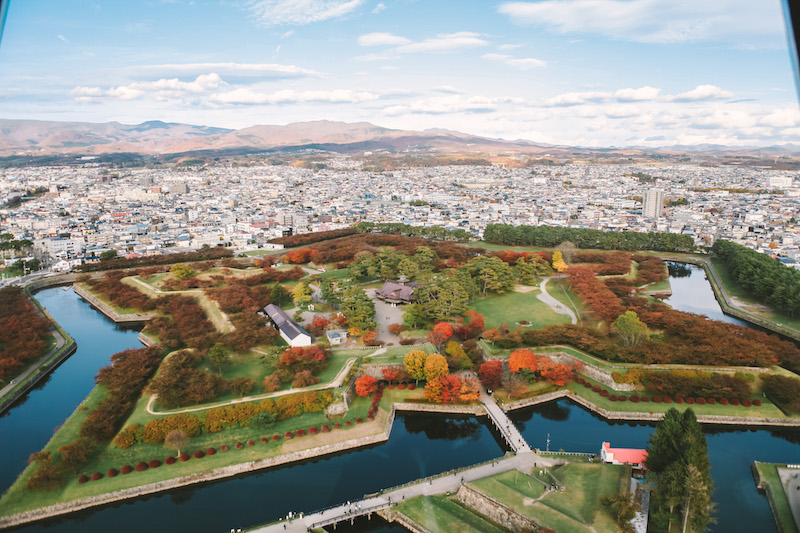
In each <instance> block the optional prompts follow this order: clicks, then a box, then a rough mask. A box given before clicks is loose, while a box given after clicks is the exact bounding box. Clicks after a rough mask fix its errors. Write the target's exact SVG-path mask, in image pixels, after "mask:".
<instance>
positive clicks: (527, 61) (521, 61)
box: [481, 53, 547, 70]
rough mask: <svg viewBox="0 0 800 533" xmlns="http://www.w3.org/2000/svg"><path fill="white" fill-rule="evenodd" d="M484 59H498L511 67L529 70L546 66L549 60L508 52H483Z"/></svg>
mask: <svg viewBox="0 0 800 533" xmlns="http://www.w3.org/2000/svg"><path fill="white" fill-rule="evenodd" d="M481 57H482V58H483V59H489V60H491V61H497V62H500V63H503V64H505V65H508V66H509V67H514V68H518V69H520V70H528V69H529V68H537V67H544V66H545V65H547V62H545V61H542V60H541V59H535V58H533V57H521V58H517V57H511V56H509V55H506V54H494V53H491V54H483V55H482V56H481Z"/></svg>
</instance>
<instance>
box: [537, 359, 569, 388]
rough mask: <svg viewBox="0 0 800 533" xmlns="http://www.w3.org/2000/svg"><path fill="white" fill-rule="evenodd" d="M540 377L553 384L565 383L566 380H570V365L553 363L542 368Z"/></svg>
mask: <svg viewBox="0 0 800 533" xmlns="http://www.w3.org/2000/svg"><path fill="white" fill-rule="evenodd" d="M542 377H543V378H544V379H546V380H547V381H549V382H550V383H552V384H553V385H559V386H563V385H566V384H567V382H568V381H572V377H573V374H572V366H570V365H564V364H561V363H554V364H553V366H551V367H549V368H547V369H545V370H542Z"/></svg>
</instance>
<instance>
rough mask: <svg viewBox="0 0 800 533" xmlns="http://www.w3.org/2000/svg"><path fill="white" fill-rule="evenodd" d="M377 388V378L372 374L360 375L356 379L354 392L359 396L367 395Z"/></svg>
mask: <svg viewBox="0 0 800 533" xmlns="http://www.w3.org/2000/svg"><path fill="white" fill-rule="evenodd" d="M376 390H378V380H376V379H375V378H374V377H372V376H367V375H364V376H361V377H360V378H358V379H357V380H356V394H358V395H359V396H369V395H370V394H372V393H373V392H375V391H376Z"/></svg>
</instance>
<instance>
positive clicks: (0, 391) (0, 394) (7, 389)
mask: <svg viewBox="0 0 800 533" xmlns="http://www.w3.org/2000/svg"><path fill="white" fill-rule="evenodd" d="M51 333H52V335H53V337H55V339H56V345H55V346H53V348H52V349H50V350H49V351H48V352H47V353H46V354H44V355H43V356H42V357H40V358H39V360H38V361H36V363H34V364H33V365H31V367H30V368H28V369H27V370H26V371H25V372H23V373H22V374H20V375H19V376H17V377H15V378H14V379H12V380H11V382H9V384H8V385H6V386H5V387H3V388H2V389H0V399H2V398H4V397H5V395H6V394H9V393H11V392H12V391H13V390H14V389H15V388H16V387H17V386H18V384H20V383H23V382H24V381H25V380H26V379H27V378H28V377H29V376H30V375H31V374H34V373H36V372H38V371H39V369H40V367H41V366H42V365H44V364H45V363H46V362H47V361H48V360H49V359H50V358H51V357H53V355H55V353H56V352H57V351H59V350H60V349H61V348H62V347H63V346H64V343H65V342H66V341H65V340H64V337H63V336H62V335H61V333H59V332H58V330H57V329H55V328H53V330H52V331H51Z"/></svg>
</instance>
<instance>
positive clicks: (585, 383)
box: [583, 381, 592, 389]
mask: <svg viewBox="0 0 800 533" xmlns="http://www.w3.org/2000/svg"><path fill="white" fill-rule="evenodd" d="M583 386H584V387H585V388H587V389H591V388H592V384H591V383H589V382H588V381H584V382H583Z"/></svg>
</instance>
